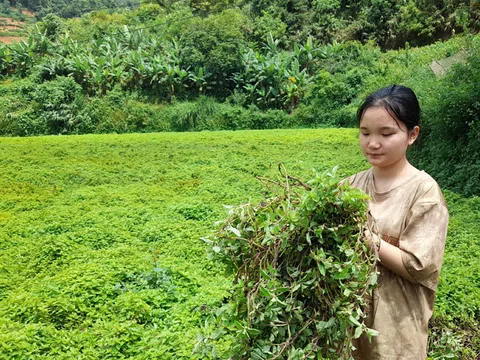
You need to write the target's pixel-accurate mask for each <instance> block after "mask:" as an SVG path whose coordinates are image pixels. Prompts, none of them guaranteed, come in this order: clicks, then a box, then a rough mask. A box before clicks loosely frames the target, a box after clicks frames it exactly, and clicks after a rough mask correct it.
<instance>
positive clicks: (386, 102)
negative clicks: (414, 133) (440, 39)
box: [357, 85, 420, 130]
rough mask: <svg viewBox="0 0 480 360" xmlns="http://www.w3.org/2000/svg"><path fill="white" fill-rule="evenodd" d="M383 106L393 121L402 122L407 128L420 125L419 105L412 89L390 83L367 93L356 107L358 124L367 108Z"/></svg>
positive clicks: (410, 128)
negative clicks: (361, 102)
mask: <svg viewBox="0 0 480 360" xmlns="http://www.w3.org/2000/svg"><path fill="white" fill-rule="evenodd" d="M374 106H381V107H384V108H385V110H386V111H387V112H388V113H389V114H390V116H391V117H393V118H394V119H395V121H401V122H403V123H404V124H405V125H406V126H407V129H408V130H413V128H414V127H415V126H418V125H420V105H419V104H418V99H417V96H416V95H415V93H414V92H413V90H412V89H410V88H408V87H406V86H402V85H390V86H387V87H385V88H383V89H380V90H377V91H375V92H374V93H372V94H370V95H368V97H367V98H366V99H365V101H364V102H363V104H362V105H361V106H360V107H359V108H358V111H357V120H358V123H359V124H360V121H361V120H362V117H363V114H365V111H367V109H368V108H370V107H374Z"/></svg>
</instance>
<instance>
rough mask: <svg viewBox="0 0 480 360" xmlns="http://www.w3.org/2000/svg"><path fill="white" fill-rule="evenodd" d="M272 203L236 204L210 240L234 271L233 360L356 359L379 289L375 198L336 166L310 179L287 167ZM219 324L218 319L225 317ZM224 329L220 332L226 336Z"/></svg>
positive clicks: (270, 188) (274, 185) (268, 195)
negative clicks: (370, 240) (372, 232)
mask: <svg viewBox="0 0 480 360" xmlns="http://www.w3.org/2000/svg"><path fill="white" fill-rule="evenodd" d="M280 170H281V171H280V174H279V175H278V178H277V179H276V180H272V179H265V178H261V180H262V182H263V183H264V184H265V185H266V187H267V189H266V192H265V198H264V199H263V201H261V202H260V203H258V204H251V203H247V204H244V205H240V206H237V207H232V208H230V211H229V213H230V214H229V217H228V219H226V220H225V221H223V222H221V226H220V228H219V230H218V232H217V233H216V234H215V235H214V236H213V237H212V238H211V239H210V241H211V244H212V253H213V254H214V255H215V257H217V258H219V259H220V260H221V261H222V262H224V263H225V264H227V265H228V267H229V268H230V269H231V270H232V271H233V272H234V273H235V280H234V286H233V291H232V293H231V296H230V298H229V299H228V302H227V303H228V304H227V305H228V309H229V310H228V311H224V312H223V313H222V316H221V321H220V323H221V327H222V329H223V331H226V332H228V333H229V334H230V335H231V339H233V340H232V346H231V354H229V355H230V356H231V358H232V359H335V360H338V359H351V358H352V351H353V350H354V345H353V340H354V339H355V338H358V337H360V336H361V335H362V334H363V333H366V334H367V335H368V336H369V337H371V336H374V335H376V334H375V331H373V330H371V329H369V328H368V327H367V326H366V325H365V321H364V320H365V317H366V314H367V312H368V309H367V303H369V301H368V299H369V298H370V294H371V292H372V290H373V289H374V287H375V286H376V283H377V272H376V267H375V265H376V259H377V256H376V254H374V253H373V252H372V251H371V250H370V248H369V247H368V246H367V245H366V241H365V238H364V237H365V233H366V231H368V229H369V226H368V220H367V211H368V209H367V200H368V196H367V195H366V194H364V193H363V192H361V191H360V190H357V189H354V188H352V187H350V186H349V185H348V184H343V183H341V182H339V179H338V178H337V175H336V169H334V171H332V172H328V173H322V174H320V173H317V174H316V175H315V177H314V178H313V179H312V180H310V181H307V182H304V181H302V180H300V179H298V178H296V177H292V176H290V175H288V174H287V173H286V171H285V169H283V168H282V169H280ZM217 320H218V319H217ZM222 329H221V330H222Z"/></svg>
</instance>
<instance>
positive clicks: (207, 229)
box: [0, 129, 480, 360]
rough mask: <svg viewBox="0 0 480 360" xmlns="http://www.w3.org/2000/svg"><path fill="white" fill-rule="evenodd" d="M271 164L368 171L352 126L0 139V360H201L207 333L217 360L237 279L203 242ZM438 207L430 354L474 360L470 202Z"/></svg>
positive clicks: (477, 216)
mask: <svg viewBox="0 0 480 360" xmlns="http://www.w3.org/2000/svg"><path fill="white" fill-rule="evenodd" d="M212 154H214V156H212ZM280 162H283V163H284V164H285V166H286V167H287V168H288V169H290V171H291V173H294V174H296V175H297V176H298V177H299V178H304V179H305V178H312V176H313V175H314V172H312V170H311V169H312V168H315V169H316V170H317V171H319V172H323V171H324V170H328V169H329V168H332V167H334V166H335V165H337V164H339V165H340V169H341V171H342V172H346V173H347V174H345V175H349V174H352V173H355V172H358V171H360V170H362V169H364V168H366V167H367V165H368V164H367V163H366V162H365V160H364V159H363V157H362V155H361V152H360V149H359V147H358V143H357V131H356V130H353V129H329V130H266V131H265V130H264V131H252V130H249V131H235V132H233V131H232V132H230V131H222V132H218V133H217V132H201V133H161V134H125V135H83V136H57V137H52V136H48V137H33V138H2V139H1V141H0V164H1V166H2V172H1V174H0V193H1V197H0V230H1V231H0V244H1V246H0V358H1V359H25V358H42V359H62V358H63V359H72V358H93V359H101V358H116V359H118V358H132V359H152V358H161V359H167V358H176V359H192V358H194V359H195V357H197V358H200V357H201V358H203V359H208V358H215V355H213V348H212V347H208V346H207V344H208V343H211V342H212V341H210V342H203V341H202V340H201V339H210V340H213V338H215V340H214V341H213V342H214V343H215V349H216V354H217V359H218V358H224V354H227V352H228V350H229V349H230V347H231V344H232V342H235V341H236V339H235V338H231V337H228V336H222V337H219V336H218V334H217V333H216V331H217V329H216V328H215V327H214V324H215V322H214V321H213V319H212V316H213V315H212V314H215V312H216V311H217V310H219V309H220V308H221V307H222V305H223V302H222V301H223V300H224V298H225V297H228V296H229V295H230V293H229V291H230V289H231V283H232V281H233V276H230V275H227V274H226V273H225V269H224V268H223V267H222V266H220V265H219V264H218V263H217V262H213V261H212V260H208V258H207V256H206V255H207V254H206V248H207V247H206V245H205V243H204V242H203V241H202V240H201V239H200V238H201V237H204V236H207V235H211V234H212V235H213V233H212V232H211V230H212V229H213V228H214V225H213V224H214V222H215V221H216V220H219V219H223V218H225V217H226V216H227V214H228V212H227V211H226V209H225V208H224V207H223V206H222V205H223V204H225V205H235V204H242V203H247V202H251V203H258V202H260V201H261V199H262V198H263V197H264V196H263V195H262V191H263V190H264V188H263V186H262V184H261V183H260V182H259V181H258V180H257V179H256V178H255V177H256V176H263V177H268V178H273V177H274V176H275V172H276V171H277V170H276V169H277V165H278V164H279V163H280ZM447 201H448V205H449V211H450V213H451V220H450V223H451V226H450V228H449V234H448V239H447V248H446V253H445V261H444V266H443V268H442V273H441V280H440V284H439V288H438V293H437V298H436V308H435V322H434V323H432V325H435V327H434V328H433V331H434V332H433V336H432V338H431V339H432V344H431V348H430V355H431V356H432V358H434V359H437V360H438V359H448V358H457V359H459V360H473V359H476V354H477V353H478V352H479V351H480V344H479V342H478V341H479V337H478V329H479V325H478V323H479V321H480V318H479V315H480V312H479V309H480V293H479V292H480V284H479V283H478V281H479V277H478V274H479V273H480V268H479V267H480V262H478V261H477V260H478V258H479V256H480V247H479V242H478V237H479V236H480V213H479V211H478V209H479V200H478V198H475V197H474V198H471V199H466V198H463V197H461V196H459V195H455V194H452V193H447ZM200 334H203V335H200ZM202 342H203V343H204V344H205V346H203V347H201V346H200V348H201V349H203V350H202V351H204V355H196V356H192V350H193V348H194V345H195V343H199V345H201V343H202Z"/></svg>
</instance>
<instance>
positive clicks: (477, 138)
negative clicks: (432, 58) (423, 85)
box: [414, 38, 480, 195]
mask: <svg viewBox="0 0 480 360" xmlns="http://www.w3.org/2000/svg"><path fill="white" fill-rule="evenodd" d="M431 93H432V94H433V96H432V98H433V99H432V101H434V104H435V106H432V107H427V109H426V110H427V111H428V113H426V114H425V117H426V120H425V124H424V127H423V129H424V130H425V132H426V134H425V136H424V139H423V143H422V144H421V146H420V147H419V148H418V151H416V152H415V154H414V155H415V159H416V162H417V163H418V165H419V166H421V167H422V168H424V169H426V170H427V171H429V172H430V173H432V174H435V177H436V179H437V180H438V181H439V182H440V184H441V185H442V186H444V187H447V188H449V189H452V190H453V191H455V192H458V193H461V194H465V195H473V194H476V195H478V194H480V190H479V186H478V184H479V182H480V163H479V162H478V159H479V158H480V38H475V39H474V42H473V44H472V45H471V51H470V56H469V58H468V62H467V63H466V64H459V65H457V66H456V67H455V68H454V69H453V70H452V71H451V72H450V73H449V74H447V76H446V78H445V79H443V81H442V82H441V83H440V86H438V85H437V87H436V88H434V89H431Z"/></svg>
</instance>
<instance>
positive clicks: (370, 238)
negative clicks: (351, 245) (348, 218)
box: [363, 230, 382, 254]
mask: <svg viewBox="0 0 480 360" xmlns="http://www.w3.org/2000/svg"><path fill="white" fill-rule="evenodd" d="M363 235H364V239H365V244H366V245H367V246H368V248H369V249H370V250H371V251H372V252H373V253H375V254H379V252H380V245H381V243H382V240H381V239H380V237H379V236H378V235H377V234H375V233H373V232H372V231H370V230H365V232H364V233H363Z"/></svg>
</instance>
